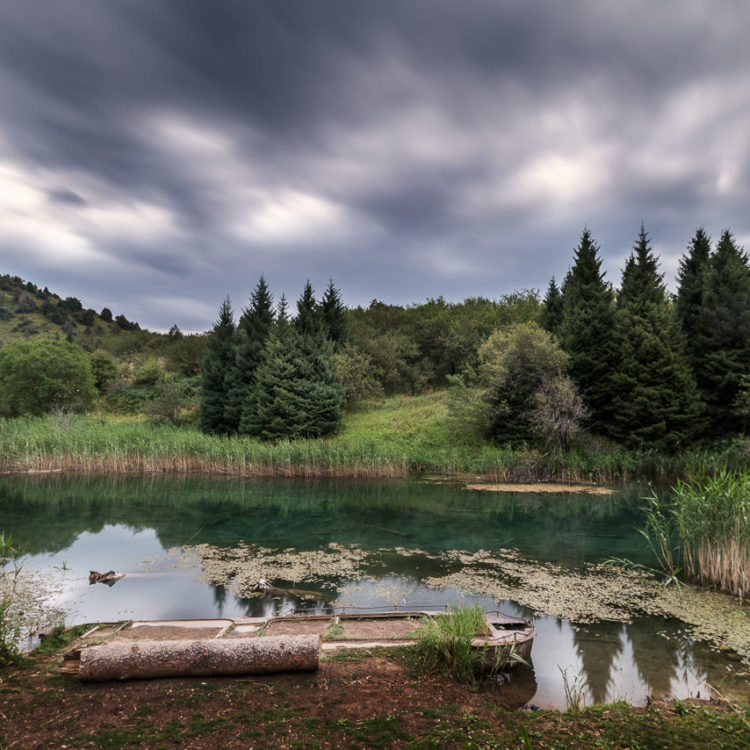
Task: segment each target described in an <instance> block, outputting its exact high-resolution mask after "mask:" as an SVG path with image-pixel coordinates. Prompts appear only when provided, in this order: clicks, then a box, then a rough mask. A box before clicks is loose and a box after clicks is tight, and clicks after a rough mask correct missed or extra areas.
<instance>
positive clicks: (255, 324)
mask: <svg viewBox="0 0 750 750" xmlns="http://www.w3.org/2000/svg"><path fill="white" fill-rule="evenodd" d="M273 317H274V316H273V297H272V295H271V292H270V290H269V289H268V285H267V284H266V280H265V279H264V278H263V277H262V276H261V277H260V279H258V283H257V285H256V287H255V289H254V290H253V293H252V296H251V298H250V305H249V307H248V308H247V309H246V310H244V311H243V313H242V316H241V317H240V321H239V324H238V325H237V332H236V334H235V338H234V364H233V366H232V367H231V368H230V369H229V371H228V372H227V376H226V386H227V401H226V406H225V418H226V421H227V424H228V425H229V426H230V429H231V430H232V431H236V430H238V429H239V427H240V424H241V422H242V411H243V409H244V408H245V404H246V403H247V401H248V398H249V396H250V392H251V391H252V388H253V385H254V383H255V371H256V370H257V368H258V365H259V364H260V360H261V357H262V356H263V349H264V347H265V345H266V340H267V339H268V335H269V333H270V331H271V326H272V325H273Z"/></svg>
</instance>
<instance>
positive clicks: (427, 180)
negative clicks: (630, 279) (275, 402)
mask: <svg viewBox="0 0 750 750" xmlns="http://www.w3.org/2000/svg"><path fill="white" fill-rule="evenodd" d="M749 29H750V3H747V2H745V1H744V0H736V1H733V0H706V1H705V2H695V1H693V0H660V2H657V3H655V2H653V0H647V1H644V2H641V1H639V0H633V1H629V0H616V1H612V2H610V1H608V0H587V1H585V2H584V1H583V0H566V1H565V2H560V1H559V0H546V1H545V0H515V1H514V0H450V1H449V0H377V2H374V1H371V0H267V1H265V2H264V1H263V0H210V1H208V0H108V1H107V2H104V1H103V0H64V1H61V0H34V2H20V1H19V0H0V272H2V273H11V274H16V275H19V276H21V277H23V278H24V279H27V280H31V281H34V282H35V283H37V284H38V285H40V286H45V285H46V286H48V287H49V288H50V289H52V290H53V291H57V292H58V293H59V294H61V295H62V296H69V295H72V296H77V297H79V298H80V299H81V300H82V301H83V303H84V306H86V307H93V308H95V309H97V310H99V309H101V307H103V306H105V305H106V306H108V307H110V308H111V309H112V310H113V312H114V313H115V314H119V313H123V314H125V315H126V317H128V318H129V319H131V320H136V321H138V322H140V323H141V324H142V325H145V326H146V327H149V328H153V329H162V330H163V329H167V328H169V327H170V326H171V325H172V323H177V324H178V325H179V326H180V327H181V328H182V329H183V330H186V331H188V330H206V329H208V328H210V326H211V325H212V323H213V321H214V320H215V318H216V315H217V309H218V306H219V304H220V303H221V300H222V299H223V298H224V296H225V295H227V294H229V295H230V296H231V299H232V302H233V305H234V308H235V310H236V311H238V312H239V310H240V309H241V308H242V307H243V306H244V305H246V304H247V301H248V298H249V296H250V292H251V290H252V288H253V286H254V285H255V283H256V282H257V279H258V277H259V276H260V275H261V274H263V275H264V276H265V278H266V280H267V281H268V283H269V285H270V287H271V289H272V290H273V291H274V293H275V295H276V297H278V296H279V294H280V293H281V292H282V291H284V292H286V294H287V296H288V297H289V298H290V299H291V300H292V301H294V300H295V299H296V298H297V296H298V295H299V293H300V291H301V289H302V286H303V284H304V282H305V280H306V279H308V278H309V279H310V280H311V281H312V283H313V286H314V287H315V288H316V290H318V291H319V292H320V291H322V290H323V288H324V286H325V285H326V283H327V282H328V279H329V277H332V278H333V280H334V283H335V284H336V286H337V287H339V288H340V289H341V291H342V294H343V297H344V300H345V302H346V304H348V305H350V306H352V305H357V304H363V305H367V304H368V303H369V301H370V300H371V299H373V298H378V299H381V300H383V301H386V302H392V303H398V304H409V303H415V302H421V301H424V300H425V299H426V298H427V297H437V296H438V295H443V296H444V297H445V298H446V299H448V300H461V299H463V298H465V297H467V296H478V295H482V296H488V297H493V298H496V297H498V296H500V295H501V294H504V293H508V292H511V291H513V290H515V289H520V288H539V289H542V290H543V289H544V287H546V284H547V282H548V280H549V278H550V276H552V275H555V276H556V277H557V278H558V279H559V278H561V277H562V276H563V275H564V274H565V272H566V270H567V268H568V266H569V264H570V260H571V257H572V253H573V249H574V247H575V245H576V244H577V242H578V239H579V238H580V235H581V232H582V230H583V228H584V227H585V226H588V227H589V228H590V229H591V231H592V233H593V236H594V238H595V239H596V240H597V241H598V243H599V244H600V246H601V251H602V256H603V258H604V266H605V268H606V270H607V278H608V279H609V280H610V281H612V282H613V283H614V284H615V285H617V284H619V279H620V271H621V268H622V265H623V262H624V259H625V257H626V256H627V254H628V253H629V251H630V248H631V247H632V244H633V241H634V239H635V237H636V235H637V233H638V229H639V227H640V224H641V221H643V222H644V223H645V225H646V229H647V230H648V231H649V234H650V237H651V240H652V243H653V246H654V249H655V250H656V251H657V252H658V254H659V255H660V257H661V261H662V266H661V267H662V271H663V272H664V273H665V279H666V281H667V282H668V283H669V285H670V286H672V287H673V283H674V276H675V272H676V269H677V263H678V259H679V257H680V255H681V254H682V253H683V252H684V250H685V247H686V245H687V243H688V241H689V240H690V237H691V236H692V234H693V233H694V231H695V229H696V228H697V227H699V226H703V227H704V228H705V229H706V231H708V233H709V234H711V235H712V236H713V238H714V239H715V240H716V239H718V236H719V234H720V232H721V231H722V230H723V229H725V228H730V229H731V230H732V231H733V232H734V234H735V236H736V238H737V239H738V241H739V242H740V243H741V244H743V245H745V247H746V248H748V246H750V215H749V212H748V206H750V202H749V200H748V199H749V198H750V173H749V171H748V167H749V166H750V165H749V159H750V45H748V43H747V34H748V30H749ZM749 249H750V248H749Z"/></svg>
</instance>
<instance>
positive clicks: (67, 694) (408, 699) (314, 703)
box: [0, 649, 750, 748]
mask: <svg viewBox="0 0 750 750" xmlns="http://www.w3.org/2000/svg"><path fill="white" fill-rule="evenodd" d="M63 650H65V649H63ZM406 653H407V652H405V651H404V650H403V649H381V650H373V651H372V652H364V653H357V654H351V653H343V654H333V655H327V656H324V658H323V661H322V663H321V666H320V669H319V670H318V671H317V672H313V673H296V674H294V673H289V674H280V675H271V676H262V677H243V678H203V679H201V678H185V679H162V680H148V681H132V682H123V683H115V682H110V683H102V684H82V683H80V682H79V681H78V679H77V678H75V677H72V676H68V675H62V674H60V672H59V665H60V663H61V657H60V654H59V653H58V654H54V655H43V654H37V655H34V656H32V657H31V658H30V659H29V661H28V662H27V663H26V664H25V665H24V666H22V667H12V668H4V669H2V670H0V746H2V747H4V748H52V747H56V748H86V747H118V748H125V747H144V748H172V747H180V748H240V747H242V748H254V747H273V748H314V747H336V748H342V747H368V748H369V747H422V748H426V747H448V748H458V747H462V748H492V747H499V748H503V747H508V748H526V747H534V748H553V747H554V748H595V747H597V748H600V747H608V748H628V747H630V748H632V747H642V748H645V747H659V748H706V747H723V748H748V747H750V739H749V738H750V723H749V718H750V715H749V714H748V712H747V710H746V709H737V708H732V707H729V706H721V705H715V704H714V705H707V704H699V703H663V704H654V705H653V706H651V707H649V708H648V709H634V708H631V707H628V706H625V705H624V704H617V705H614V706H600V707H594V708H591V709H587V710H584V711H580V712H569V713H565V714H563V713H560V712H557V711H536V712H531V713H530V712H523V711H518V710H515V709H517V707H518V706H519V705H521V704H522V703H525V702H526V701H527V700H529V691H530V694H531V695H533V689H534V686H533V685H526V686H524V684H523V680H520V681H519V684H517V685H515V687H514V683H512V682H511V687H512V688H513V689H511V690H507V689H505V687H503V688H500V687H498V686H497V685H496V684H491V685H487V686H484V687H480V688H479V689H472V688H471V687H469V686H467V685H463V684H459V683H456V682H453V681H451V680H449V679H447V678H445V677H441V676H439V675H427V676H424V675H417V674H415V673H414V672H413V671H412V669H411V667H410V664H409V661H408V657H407V656H406Z"/></svg>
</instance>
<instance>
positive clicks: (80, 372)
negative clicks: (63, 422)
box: [0, 339, 96, 417]
mask: <svg viewBox="0 0 750 750" xmlns="http://www.w3.org/2000/svg"><path fill="white" fill-rule="evenodd" d="M95 397H96V388H95V386H94V376H93V374H92V372H91V364H90V362H89V358H88V356H87V355H86V352H84V351H83V349H81V347H80V346H77V345H76V344H73V343H70V342H68V341H50V340H48V339H29V340H28V341H14V342H13V343H11V344H9V345H8V346H6V347H5V348H3V349H0V415H2V416H6V417H18V416H21V415H23V414H32V415H37V416H38V415H40V414H44V413H45V412H48V411H50V410H51V409H54V408H67V409H73V410H77V411H81V410H84V409H85V408H86V407H88V406H89V405H90V404H91V402H92V401H93V400H94V398H95Z"/></svg>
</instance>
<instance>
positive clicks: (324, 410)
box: [241, 297, 343, 440]
mask: <svg viewBox="0 0 750 750" xmlns="http://www.w3.org/2000/svg"><path fill="white" fill-rule="evenodd" d="M342 412H343V392H342V388H341V386H340V385H339V384H338V383H337V382H336V381H335V379H334V369H333V362H332V356H331V351H330V345H329V344H328V343H327V342H321V341H320V339H316V338H315V337H313V336H309V335H301V334H299V333H298V332H297V330H296V328H295V327H294V326H293V325H291V324H290V323H289V321H288V320H287V317H286V300H285V299H284V298H283V297H282V302H281V304H280V311H279V315H278V316H277V320H276V323H275V325H274V327H273V330H272V332H271V335H270V337H269V339H268V343H267V345H266V349H265V351H264V354H263V360H262V362H261V365H260V366H259V368H258V371H257V374H256V383H255V388H254V391H253V395H252V399H251V407H250V408H248V409H247V410H246V412H245V413H244V414H243V419H242V426H241V429H242V431H244V432H247V433H248V434H252V435H257V436H258V437H260V438H261V439H263V440H279V439H284V438H288V439H295V438H314V437H322V436H324V435H327V434H329V433H330V432H332V431H334V430H335V429H336V428H337V427H338V425H339V422H340V420H341V415H342Z"/></svg>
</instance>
